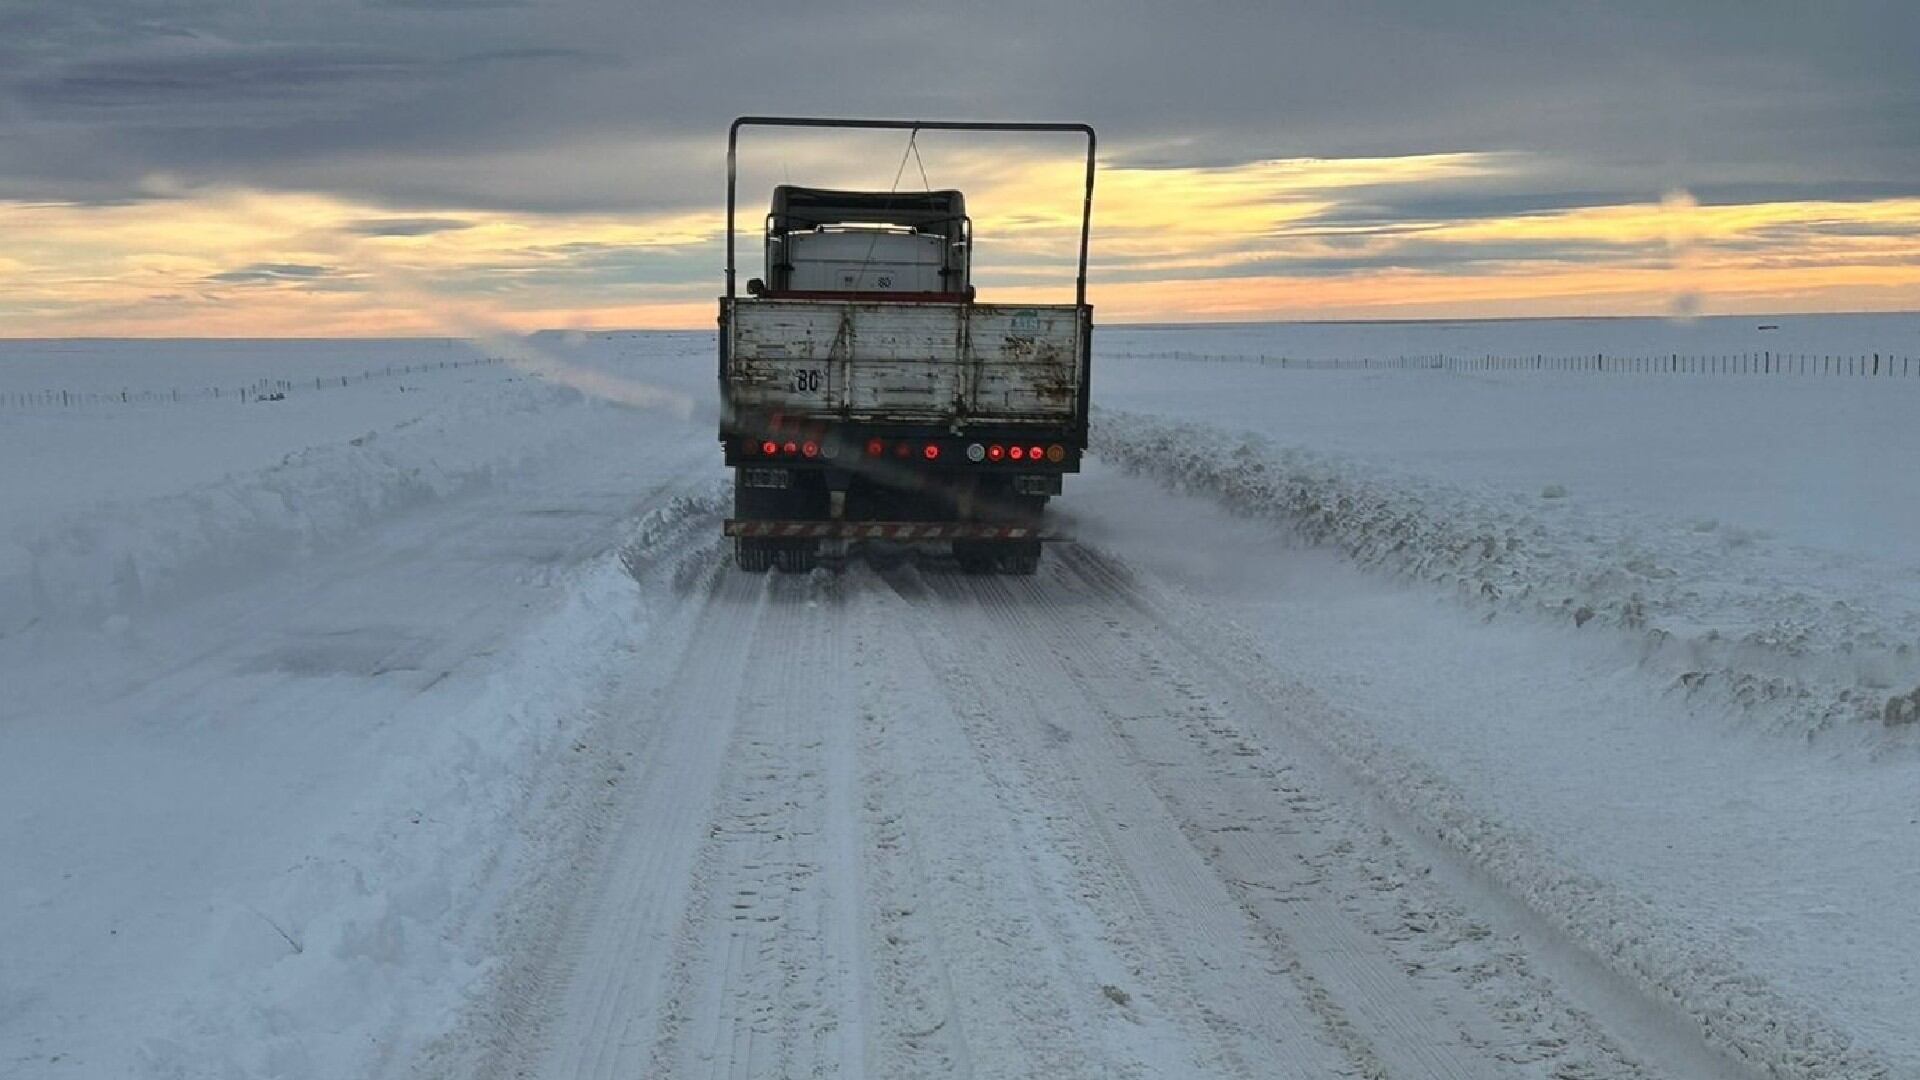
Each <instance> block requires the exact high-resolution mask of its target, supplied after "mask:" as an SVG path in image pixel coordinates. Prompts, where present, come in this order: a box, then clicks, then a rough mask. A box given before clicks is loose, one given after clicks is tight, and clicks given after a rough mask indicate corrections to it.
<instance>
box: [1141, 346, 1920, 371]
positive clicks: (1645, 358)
mask: <svg viewBox="0 0 1920 1080" xmlns="http://www.w3.org/2000/svg"><path fill="white" fill-rule="evenodd" d="M1103 355H1106V356H1121V357H1129V358H1132V359H1139V360H1206V361H1220V362H1226V363H1242V364H1264V365H1269V366H1272V367H1280V368H1288V369H1297V370H1301V371H1445V372H1452V373H1466V372H1479V371H1568V372H1591V373H1593V374H1637V375H1781V376H1785V375H1793V376H1802V375H1804V376H1815V375H1819V376H1833V375H1839V376H1849V377H1854V378H1920V359H1916V358H1914V357H1910V356H1892V355H1888V354H1886V353H1865V354H1859V355H1840V356H1831V355H1817V354H1812V353H1776V352H1757V353H1724V354H1711V355H1684V354H1681V353H1663V354H1652V355H1640V356H1611V355H1607V354H1604V353H1587V354H1584V355H1580V356H1547V355H1545V354H1536V355H1533V356H1452V355H1444V354H1432V355H1426V356H1382V357H1352V358H1343V359H1338V360H1325V359H1303V358H1299V357H1290V356H1272V355H1268V354H1264V353H1259V354H1256V353H1201V352H1185V351H1172V352H1107V353H1104V354H1103Z"/></svg>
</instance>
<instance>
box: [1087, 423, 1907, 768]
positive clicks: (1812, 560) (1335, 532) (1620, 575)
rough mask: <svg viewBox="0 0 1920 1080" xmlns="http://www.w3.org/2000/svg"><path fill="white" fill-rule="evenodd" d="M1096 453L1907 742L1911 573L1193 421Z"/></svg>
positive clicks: (1131, 428)
mask: <svg viewBox="0 0 1920 1080" xmlns="http://www.w3.org/2000/svg"><path fill="white" fill-rule="evenodd" d="M1093 450H1094V452H1095V453H1097V454H1099V455H1101V456H1102V457H1105V458H1108V459H1110V460H1112V461H1114V462H1116V463H1117V464H1119V465H1121V466H1122V467H1123V468H1126V469H1128V470H1130V471H1133V472H1137V473H1143V474H1146V475H1150V476H1152V477H1155V478H1157V479H1159V480H1161V481H1162V482H1164V483H1166V484H1168V485H1170V486H1172V487H1176V488H1180V489H1185V490H1190V491H1197V492H1204V493H1207V494H1210V495H1213V496H1215V497H1217V498H1219V499H1221V500H1223V501H1225V502H1226V503H1227V504H1228V505H1230V506H1231V507H1233V508H1234V509H1235V510H1237V511H1239V512H1241V513H1246V514H1253V515H1259V516H1265V517H1270V518H1273V519H1275V520H1277V521H1280V522H1283V523H1284V524H1285V525H1287V526H1288V527H1289V528H1290V529H1292V530H1294V531H1296V532H1297V533H1298V534H1299V535H1301V536H1302V537H1304V538H1306V539H1307V540H1309V541H1311V542H1315V543H1324V544H1331V545H1334V546H1337V547H1339V548H1340V549H1341V550H1343V551H1345V552H1346V553H1347V554H1348V555H1349V556H1351V557H1352V558H1354V559H1356V560H1357V561H1359V562H1360V563H1362V564H1363V565H1367V566H1370V567H1375V568H1379V569H1384V570H1388V571H1391V572H1393V573H1396V574H1400V575H1405V576H1408V577H1412V578H1416V579H1419V580H1422V581H1426V582H1430V583H1433V584H1436V585H1441V586H1444V587H1447V588H1448V589H1450V590H1452V591H1453V592H1455V593H1456V594H1457V595H1459V596H1461V597H1462V598H1464V599H1466V600H1467V601H1468V602H1470V603H1473V604H1477V605H1481V606H1484V607H1485V608H1486V609H1487V611H1488V613H1489V615H1492V614H1495V613H1499V612H1527V613H1531V614H1534V615H1539V616H1544V617H1547V618H1551V619H1555V620H1564V621H1566V622H1570V623H1572V624H1573V625H1575V626H1579V627H1588V626H1593V627H1608V628H1612V629H1615V630H1617V631H1620V632H1622V633H1625V634H1627V635H1630V636H1631V638H1632V639H1633V640H1634V641H1635V642H1636V643H1637V645H1638V650H1639V659H1640V661H1641V662H1642V663H1643V664H1644V665H1646V666H1647V667H1648V668H1649V669H1650V670H1652V671H1655V672H1657V673H1659V674H1660V675H1662V676H1663V677H1664V678H1666V679H1668V680H1670V681H1671V682H1672V684H1673V685H1674V686H1676V687H1677V688H1679V689H1681V690H1683V691H1684V692H1686V693H1688V694H1690V695H1693V696H1695V697H1698V698H1701V699H1705V700H1714V701H1718V702H1721V703H1724V704H1728V705H1731V706H1733V707H1735V708H1737V709H1738V710H1739V711H1740V712H1741V714H1742V715H1744V716H1747V717H1750V718H1752V719H1755V720H1757V721H1759V722H1761V723H1762V724H1764V725H1765V726H1766V727H1768V728H1770V729H1774V730H1781V731H1788V732H1792V733H1795V734H1798V735H1803V736H1807V737H1812V736H1814V735H1816V734H1818V733H1820V732H1824V731H1829V730H1834V729H1845V730H1849V731H1852V732H1855V733H1862V732H1867V731H1873V732H1875V736H1874V738H1875V739H1876V741H1880V740H1885V739H1888V738H1904V737H1906V733H1910V732H1912V731H1914V730H1916V725H1915V723H1914V721H1915V720H1916V719H1917V718H1920V717H1917V716H1916V713H1917V712H1920V595H1916V592H1920V590H1916V587H1915V583H1914V579H1913V576H1912V575H1911V574H1910V573H1906V572H1903V571H1898V570H1892V569H1886V570H1885V572H1878V571H1880V570H1882V569H1884V568H1877V567H1875V566H1874V565H1872V564H1871V562H1870V561H1868V560H1865V559H1863V558H1861V557H1859V556H1857V555H1837V554H1832V553H1823V552H1819V551H1814V550H1811V549H1807V548H1798V547H1789V546H1786V545H1781V544H1776V543H1773V542H1771V541H1770V540H1769V539H1767V538H1765V537H1763V536H1758V535H1755V534H1753V533H1749V532H1745V531H1742V530H1740V529H1738V528H1732V527H1726V526H1723V525H1721V524H1720V523H1718V522H1715V521H1710V520H1699V521H1672V520H1663V519H1660V518H1657V517H1652V516H1646V515H1634V514H1630V513H1623V512H1621V511H1619V510H1618V509H1617V508H1608V509H1605V510H1594V509H1589V508H1587V507H1584V506H1582V505H1581V503H1580V501H1579V500H1578V499H1575V498H1569V497H1568V495H1567V492H1565V491H1564V490H1556V489H1554V488H1552V487H1547V488H1543V489H1542V490H1540V491H1538V492H1529V493H1518V492H1511V491H1499V490H1493V489H1484V488H1472V487H1467V486H1465V485H1459V484H1449V483H1446V482H1443V481H1439V480H1435V479H1431V478H1426V477H1419V476H1413V475H1405V474H1401V473H1398V472H1396V471H1394V470H1392V469H1390V468H1388V467H1385V466H1382V465H1374V464H1367V465H1362V464H1360V463H1358V462H1356V461H1354V460H1352V459H1349V458H1345V457H1341V456H1335V455H1331V454H1325V453H1319V452H1316V451H1312V450H1307V449H1301V448H1282V447H1275V446H1273V445H1271V444H1270V443H1269V442H1268V441H1267V440H1266V439H1264V438H1261V437H1259V436H1255V435H1236V434H1231V433H1227V432H1223V431H1221V430H1219V429H1216V428H1213V427H1210V426H1207V425H1204V424H1194V423H1182V422H1173V421H1165V420H1160V419H1157V418H1154V417H1149V416H1144V415H1140V414H1134V413H1120V412H1114V411H1111V410H1102V411H1101V412H1100V413H1099V414H1098V416H1097V423H1096V426H1095V431H1094V436H1093Z"/></svg>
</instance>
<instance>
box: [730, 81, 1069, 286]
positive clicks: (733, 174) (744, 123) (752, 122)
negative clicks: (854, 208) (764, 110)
mask: <svg viewBox="0 0 1920 1080" xmlns="http://www.w3.org/2000/svg"><path fill="white" fill-rule="evenodd" d="M743 127H797V128H890V129H893V130H897V131H1014V132H1018V131H1041V132H1060V133H1065V134H1080V135H1085V136H1086V137H1087V188H1086V194H1085V196H1084V198H1083V199H1082V200H1081V204H1080V262H1079V266H1078V269H1077V271H1076V272H1075V274H1074V279H1073V302H1074V304H1075V305H1077V306H1079V307H1086V306H1087V237H1088V232H1089V231H1090V229H1091V228H1092V225H1093V172H1094V168H1093V166H1094V142H1095V139H1094V134H1093V127H1092V125H1089V124H1045V123H1014V122H1008V123H996V122H993V121H987V120H854V119H843V118H837V117H829V116H740V117H735V118H734V121H733V126H732V127H729V128H728V129H727V299H728V300H732V299H734V296H735V293H734V284H733V279H734V254H733V239H734V228H733V214H734V194H735V190H734V189H735V186H736V178H737V164H738V159H739V147H740V129H741V128H743Z"/></svg>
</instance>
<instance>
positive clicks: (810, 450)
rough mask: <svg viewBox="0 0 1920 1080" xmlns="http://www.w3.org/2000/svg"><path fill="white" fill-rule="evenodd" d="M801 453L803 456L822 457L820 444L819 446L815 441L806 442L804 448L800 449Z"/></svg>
mask: <svg viewBox="0 0 1920 1080" xmlns="http://www.w3.org/2000/svg"><path fill="white" fill-rule="evenodd" d="M800 452H801V453H802V454H804V455H806V456H807V457H819V456H820V444H819V443H817V442H814V441H813V440H811V439H809V440H807V442H806V443H805V444H803V445H802V446H801V447H800Z"/></svg>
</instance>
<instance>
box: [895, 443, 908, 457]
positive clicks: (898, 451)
mask: <svg viewBox="0 0 1920 1080" xmlns="http://www.w3.org/2000/svg"><path fill="white" fill-rule="evenodd" d="M911 453H913V447H911V446H908V445H907V444H906V443H894V444H893V456H894V457H897V458H905V457H906V456H907V455H908V454H911Z"/></svg>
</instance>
